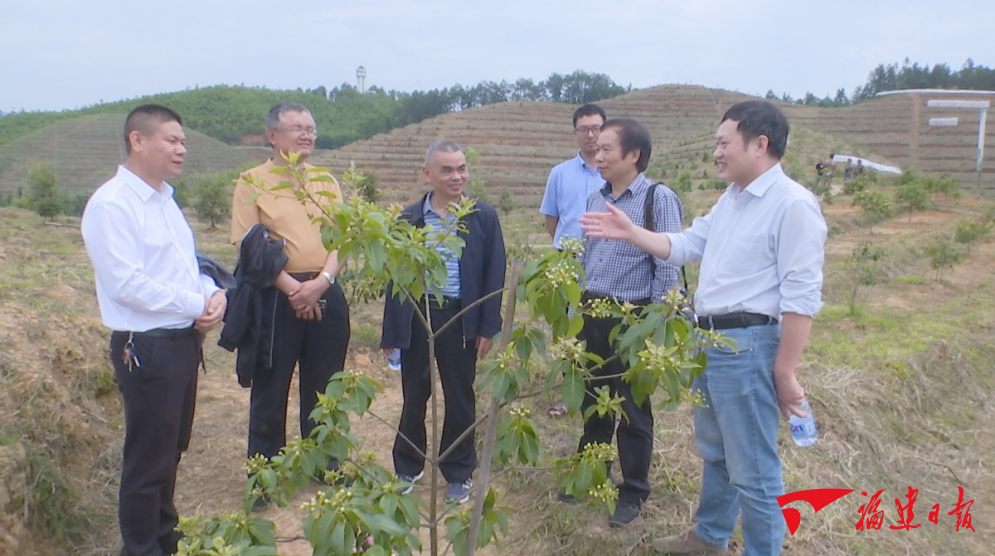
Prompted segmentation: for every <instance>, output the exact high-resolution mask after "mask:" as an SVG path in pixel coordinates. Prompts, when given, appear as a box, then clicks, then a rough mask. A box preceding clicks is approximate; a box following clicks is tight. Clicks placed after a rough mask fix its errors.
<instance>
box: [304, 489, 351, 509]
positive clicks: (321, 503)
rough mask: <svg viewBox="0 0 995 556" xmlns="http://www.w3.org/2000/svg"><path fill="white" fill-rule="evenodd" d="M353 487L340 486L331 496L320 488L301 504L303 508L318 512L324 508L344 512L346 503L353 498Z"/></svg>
mask: <svg viewBox="0 0 995 556" xmlns="http://www.w3.org/2000/svg"><path fill="white" fill-rule="evenodd" d="M352 496H353V495H352V489H348V488H340V489H339V490H336V491H335V493H334V494H332V495H331V496H329V495H328V493H326V492H325V491H324V490H319V491H318V493H317V494H315V495H314V498H312V499H311V500H309V501H307V502H305V503H303V504H301V509H302V510H307V511H309V512H312V513H316V512H318V511H320V510H322V509H331V510H334V511H337V512H344V511H345V505H346V504H348V503H349V501H350V500H352Z"/></svg>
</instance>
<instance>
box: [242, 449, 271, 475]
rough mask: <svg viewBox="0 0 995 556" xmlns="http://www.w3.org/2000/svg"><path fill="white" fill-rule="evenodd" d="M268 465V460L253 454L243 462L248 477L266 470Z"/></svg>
mask: <svg viewBox="0 0 995 556" xmlns="http://www.w3.org/2000/svg"><path fill="white" fill-rule="evenodd" d="M268 464H269V460H268V459H266V456H263V455H261V454H255V455H254V456H252V457H251V458H249V459H247V460H245V472H246V473H248V474H249V475H255V474H256V473H259V472H260V471H262V470H263V469H266V466H267V465H268Z"/></svg>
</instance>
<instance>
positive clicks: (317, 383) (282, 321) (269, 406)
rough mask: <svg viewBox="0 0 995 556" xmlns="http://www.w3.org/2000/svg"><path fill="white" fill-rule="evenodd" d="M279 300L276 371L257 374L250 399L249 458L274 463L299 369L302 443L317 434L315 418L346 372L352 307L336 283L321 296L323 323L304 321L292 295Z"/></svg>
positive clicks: (278, 293)
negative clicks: (322, 397)
mask: <svg viewBox="0 0 995 556" xmlns="http://www.w3.org/2000/svg"><path fill="white" fill-rule="evenodd" d="M274 295H276V296H277V305H276V316H275V318H274V325H273V328H274V333H273V367H272V368H271V369H270V370H269V371H263V372H260V373H257V374H256V376H255V377H254V378H253V380H252V393H251V394H250V399H249V450H248V454H249V457H252V456H254V455H256V454H261V455H263V456H266V457H267V458H271V457H273V456H275V455H276V454H277V453H279V452H280V448H283V447H284V446H285V445H286V444H287V397H288V396H289V395H290V380H291V378H293V376H294V367H295V366H297V367H299V369H300V381H299V382H300V409H301V414H300V421H301V438H306V437H307V436H308V435H309V434H311V431H312V430H314V427H315V426H316V423H315V422H314V421H312V420H311V419H310V415H311V411H312V410H313V409H314V406H315V405H316V404H317V403H318V393H319V392H321V393H324V391H325V386H327V385H328V379H330V378H331V377H332V375H334V374H335V373H337V372H340V371H342V370H343V369H344V368H345V358H346V349H347V348H348V347H349V335H350V333H351V329H350V326H349V304H348V303H346V299H345V294H344V293H343V292H342V288H341V286H339V285H338V284H334V285H332V286H331V287H329V288H328V290H326V291H325V293H324V294H323V295H322V296H321V298H322V299H324V300H325V308H324V310H323V311H322V316H321V320H301V319H298V318H297V316H296V315H295V313H294V309H293V307H291V306H290V301H289V300H288V299H287V296H286V295H285V294H284V293H283V292H281V291H275V293H274Z"/></svg>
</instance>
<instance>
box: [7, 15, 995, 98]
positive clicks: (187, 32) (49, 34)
mask: <svg viewBox="0 0 995 556" xmlns="http://www.w3.org/2000/svg"><path fill="white" fill-rule="evenodd" d="M280 6H283V7H280ZM291 7H292V9H291ZM993 20H995V8H993V7H992V2H991V0H965V1H947V2H929V3H927V2H925V1H921V0H908V1H905V2H898V1H892V0H882V1H873V2H871V1H866V0H864V1H860V2H856V1H850V0H841V1H836V2H821V3H816V2H807V1H804V0H795V1H789V0H739V1H734V0H685V1H671V0H656V1H652V0H613V1H601V2H593V1H588V0H573V1H566V0H548V1H545V0H531V1H521V0H503V1H499V2H495V1H490V2H479V1H475V0H463V1H462V2H452V1H448V0H406V1H401V0H384V1H376V0H366V1H355V0H325V1H320V2H313V1H303V2H296V3H294V2H261V1H258V0H241V1H232V0H200V1H190V0H171V1H169V2H120V1H118V0H107V1H101V0H94V1H91V2H82V1H79V0H33V1H31V2H27V1H25V0H12V2H11V0H8V1H7V2H4V5H3V7H2V8H0V53H2V54H0V110H3V111H5V112H7V111H10V110H12V109H13V110H21V109H25V110H58V109H63V108H76V107H81V106H86V105H89V104H93V103H97V102H100V101H102V100H103V101H112V100H119V99H122V98H131V97H135V96H141V95H145V94H153V93H158V92H167V91H177V90H183V89H186V88H193V87H195V86H208V85H215V84H220V83H225V84H245V85H248V86H265V87H269V88H297V87H303V88H307V87H316V86H318V85H325V86H326V87H328V88H332V87H334V86H336V85H339V84H341V83H343V82H349V83H355V71H356V67H357V66H359V65H361V64H362V65H364V66H366V67H367V69H368V71H369V77H368V78H367V85H377V86H380V87H383V88H385V89H398V90H405V91H410V90H414V89H433V88H440V87H448V86H451V85H453V84H455V83H461V84H464V85H472V84H476V83H478V82H479V81H482V80H493V81H500V80H501V79H507V80H509V81H513V80H515V79H516V78H518V77H530V78H532V79H535V80H537V81H538V80H541V79H543V78H545V77H546V76H548V75H549V74H550V73H552V72H559V73H570V72H572V71H574V70H575V69H584V70H587V71H593V72H599V73H605V74H608V75H609V76H611V77H612V78H613V79H614V80H615V81H616V82H618V83H620V84H623V85H627V84H632V85H633V86H634V87H648V86H652V85H658V84H662V83H691V84H699V85H706V86H711V87H721V88H725V89H731V90H738V91H742V92H745V93H754V94H761V95H762V94H763V93H765V92H766V91H767V89H773V90H774V91H775V92H777V93H778V94H780V93H782V92H785V91H786V92H788V93H789V94H791V95H792V96H795V97H798V96H802V95H804V94H805V92H806V91H812V92H813V93H815V94H816V95H818V96H824V95H827V94H829V95H832V94H834V93H835V91H836V89H837V88H839V87H845V88H846V90H847V93H851V92H852V91H853V88H854V87H855V86H857V85H861V84H863V83H864V82H865V81H866V78H867V74H868V72H870V71H871V70H872V69H873V68H874V67H875V66H876V65H877V64H879V63H895V62H901V61H902V60H903V59H904V58H906V57H908V58H909V59H911V60H912V61H915V62H919V63H920V64H929V65H933V64H936V63H947V64H948V65H950V66H951V68H953V69H958V68H959V67H960V66H961V64H963V62H964V61H965V60H966V59H967V58H968V57H971V58H973V59H974V61H975V63H977V64H983V65H986V66H989V67H992V66H995V33H991V32H990V30H988V26H989V25H990V24H991V21H993Z"/></svg>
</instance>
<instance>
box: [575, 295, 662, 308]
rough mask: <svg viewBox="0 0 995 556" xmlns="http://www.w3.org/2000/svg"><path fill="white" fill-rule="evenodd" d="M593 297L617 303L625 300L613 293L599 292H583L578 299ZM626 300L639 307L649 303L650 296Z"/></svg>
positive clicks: (583, 299)
mask: <svg viewBox="0 0 995 556" xmlns="http://www.w3.org/2000/svg"><path fill="white" fill-rule="evenodd" d="M594 299H607V300H609V301H617V302H618V303H619V304H624V303H626V300H624V299H618V298H617V297H615V296H614V295H605V294H601V293H594V292H584V293H583V294H582V295H581V296H580V300H581V301H585V302H586V301H592V300H594ZM628 302H629V303H632V304H633V305H638V306H640V307H645V306H647V305H649V304H650V298H648V297H644V298H642V299H633V300H630V301H628Z"/></svg>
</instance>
